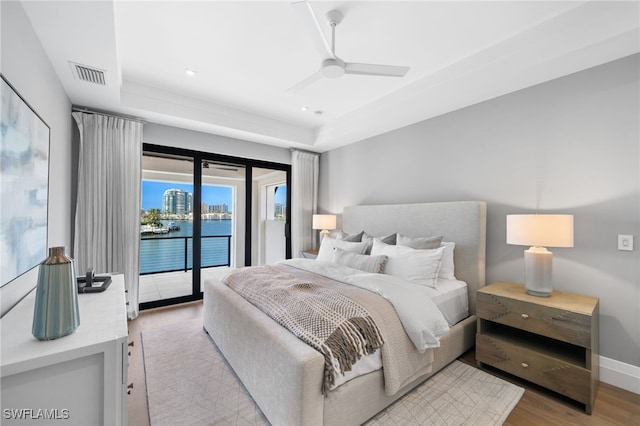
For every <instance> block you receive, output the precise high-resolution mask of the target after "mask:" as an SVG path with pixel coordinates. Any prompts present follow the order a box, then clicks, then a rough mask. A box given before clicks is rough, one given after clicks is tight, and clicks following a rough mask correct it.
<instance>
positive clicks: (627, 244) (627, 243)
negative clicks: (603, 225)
mask: <svg viewBox="0 0 640 426" xmlns="http://www.w3.org/2000/svg"><path fill="white" fill-rule="evenodd" d="M618 250H625V251H633V235H618Z"/></svg>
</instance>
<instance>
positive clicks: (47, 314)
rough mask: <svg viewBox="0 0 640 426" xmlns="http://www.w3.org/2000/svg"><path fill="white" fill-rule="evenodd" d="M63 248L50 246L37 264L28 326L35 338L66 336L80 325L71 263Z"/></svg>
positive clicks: (74, 278)
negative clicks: (32, 308)
mask: <svg viewBox="0 0 640 426" xmlns="http://www.w3.org/2000/svg"><path fill="white" fill-rule="evenodd" d="M64 251H65V250H64V247H50V248H49V257H47V258H46V259H45V260H44V262H42V263H41V264H40V269H39V271H38V286H37V288H36V305H35V309H34V312H33V328H32V333H33V335H34V336H35V337H36V338H37V339H38V340H53V339H57V338H59V337H63V336H66V335H68V334H71V333H73V332H74V331H75V330H76V328H78V326H79V325H80V312H79V309H78V287H77V284H76V271H75V265H74V262H73V259H71V258H69V257H67V256H66V255H65V252H64Z"/></svg>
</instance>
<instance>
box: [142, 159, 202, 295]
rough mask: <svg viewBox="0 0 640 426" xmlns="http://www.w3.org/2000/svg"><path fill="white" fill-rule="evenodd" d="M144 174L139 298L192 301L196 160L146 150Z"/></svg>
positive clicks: (143, 165)
mask: <svg viewBox="0 0 640 426" xmlns="http://www.w3.org/2000/svg"><path fill="white" fill-rule="evenodd" d="M142 170H143V176H142V188H141V189H142V200H141V201H142V204H141V205H142V211H141V212H140V276H141V277H140V286H139V289H140V292H139V300H140V302H141V303H149V302H156V301H159V300H165V299H174V298H181V297H188V296H190V295H191V294H192V285H191V283H192V276H191V271H192V268H193V192H194V182H193V161H192V159H191V158H188V157H183V156H178V155H166V154H160V153H151V152H144V153H143V157H142Z"/></svg>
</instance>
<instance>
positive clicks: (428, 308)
mask: <svg viewBox="0 0 640 426" xmlns="http://www.w3.org/2000/svg"><path fill="white" fill-rule="evenodd" d="M282 263H284V264H287V265H289V266H293V267H296V268H299V269H304V270H308V271H310V272H315V273H318V274H321V275H324V276H327V277H329V278H333V279H336V280H338V281H341V282H345V283H347V284H351V285H355V286H358V287H361V288H365V289H367V290H370V291H373V292H375V293H378V294H380V295H381V296H383V297H385V298H386V299H387V300H389V301H390V302H391V303H392V304H393V305H394V307H395V308H396V311H397V312H398V315H399V316H400V319H401V321H402V323H403V325H404V326H405V330H406V331H407V334H409V336H410V337H411V340H413V342H414V344H416V347H417V348H418V349H419V350H420V349H422V350H424V349H426V348H429V347H438V346H439V338H440V337H441V336H442V335H444V334H446V333H447V332H448V331H449V326H452V325H454V324H455V323H457V322H458V321H460V320H462V319H464V318H466V317H467V316H468V312H469V308H468V299H467V285H466V283H464V282H463V281H458V280H445V279H442V278H439V279H438V289H433V288H431V287H426V286H420V285H416V284H413V283H408V282H405V281H403V280H401V279H399V278H396V277H393V276H390V275H385V274H372V273H366V272H361V271H358V270H354V269H353V268H349V267H346V266H341V265H336V264H333V263H330V262H323V261H314V260H307V259H291V260H287V261H284V262H282ZM407 295H409V297H406V296H407ZM418 308H419V309H418ZM416 311H418V312H416ZM414 314H417V315H414ZM418 324H422V325H418ZM425 324H428V325H427V326H426V327H425ZM380 368H382V359H381V356H380V351H379V350H378V351H376V352H374V353H373V354H371V355H366V356H363V357H362V358H361V359H360V360H358V362H356V363H355V364H354V365H353V367H352V370H351V371H348V372H345V374H344V375H339V376H337V377H336V378H335V383H334V386H333V387H332V389H335V388H336V387H338V386H340V385H341V384H343V383H345V382H347V381H349V380H351V379H353V378H355V377H358V376H360V375H363V374H367V373H370V372H372V371H376V370H378V369H380Z"/></svg>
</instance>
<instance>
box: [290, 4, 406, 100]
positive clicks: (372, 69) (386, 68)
mask: <svg viewBox="0 0 640 426" xmlns="http://www.w3.org/2000/svg"><path fill="white" fill-rule="evenodd" d="M291 5H292V7H293V8H294V10H295V11H296V12H298V14H299V15H300V16H301V17H302V19H304V20H305V22H306V23H307V25H308V26H309V27H310V33H311V36H312V38H313V41H314V44H315V45H316V48H317V49H318V50H319V51H320V54H321V55H322V57H323V58H324V59H323V60H322V62H321V63H320V69H319V70H318V71H317V72H316V73H314V74H313V75H311V76H310V77H307V78H306V79H304V80H302V81H301V82H300V83H298V84H296V85H295V86H293V87H292V88H290V89H289V90H290V91H297V90H299V89H302V88H304V87H306V86H308V85H310V84H311V83H313V82H315V81H316V80H318V78H320V77H325V78H338V77H342V76H343V75H345V74H354V75H374V76H381V77H404V75H405V74H406V73H407V72H408V71H409V67H403V66H395V65H380V64H358V63H351V62H345V61H343V60H342V59H340V58H338V56H336V53H335V52H336V26H337V25H338V24H339V23H340V22H342V18H343V15H342V13H341V12H340V11H339V10H330V11H329V12H327V15H326V17H327V21H328V22H329V26H330V27H331V44H329V42H328V40H327V39H326V38H325V36H324V33H323V32H322V29H321V27H320V23H319V22H318V19H317V18H316V15H315V13H314V12H313V9H312V8H311V5H310V4H309V2H307V1H299V2H294V3H292V4H291Z"/></svg>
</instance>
